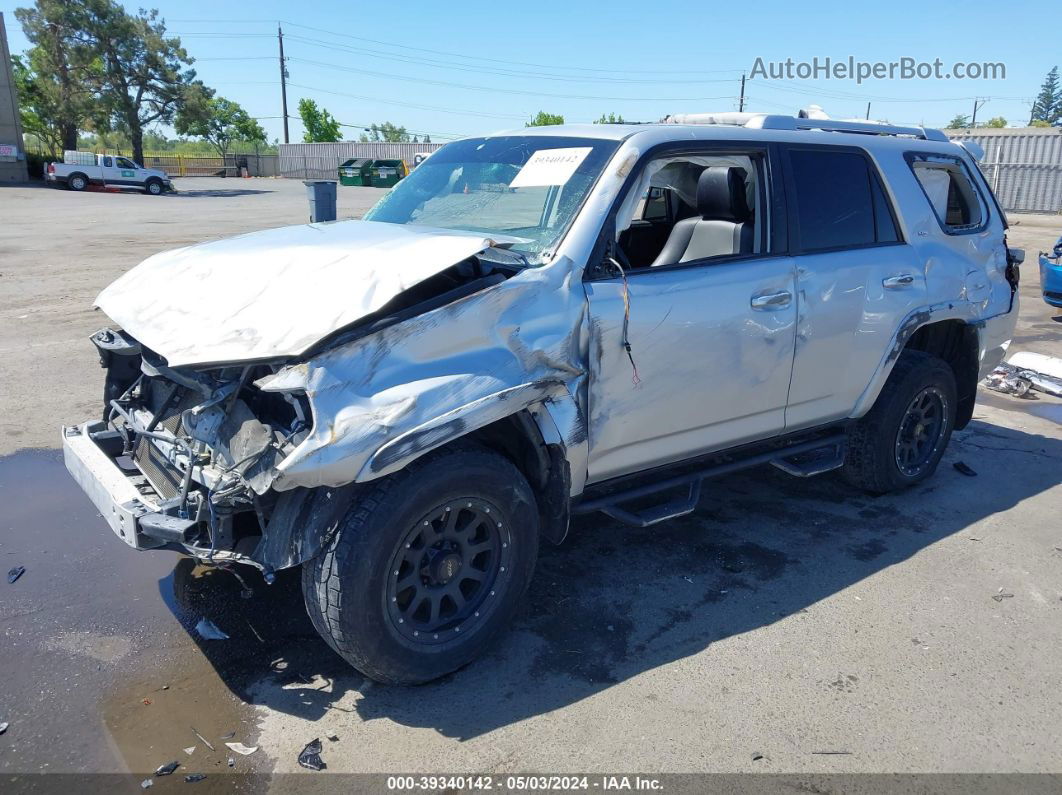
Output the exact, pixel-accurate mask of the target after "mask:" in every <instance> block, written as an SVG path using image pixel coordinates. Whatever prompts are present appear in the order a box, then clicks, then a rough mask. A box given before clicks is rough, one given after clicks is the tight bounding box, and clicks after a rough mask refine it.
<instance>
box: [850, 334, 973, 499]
mask: <svg viewBox="0 0 1062 795" xmlns="http://www.w3.org/2000/svg"><path fill="white" fill-rule="evenodd" d="M956 394H957V390H956V387H955V374H954V373H953V372H952V369H951V367H950V366H949V365H948V363H947V362H945V361H943V360H942V359H938V358H937V357H936V356H932V355H931V354H928V353H925V352H923V351H904V352H903V353H902V354H900V358H899V359H898V360H897V362H896V366H895V367H894V368H893V370H892V373H890V374H889V378H888V380H887V381H886V382H885V386H884V387H883V388H882V390H881V394H879V395H878V399H877V401H875V403H874V406H873V408H871V410H870V411H869V412H867V414H866V416H864V417H863V418H862V419H860V420H859V421H857V422H856V423H855V426H854V427H853V428H852V430H851V431H850V432H849V437H848V452H847V453H846V455H845V462H844V466H843V468H842V469H841V475H842V476H843V477H844V479H845V480H847V481H848V482H849V483H851V484H852V485H853V486H856V487H857V488H860V489H863V490H864V491H867V492H870V493H871V494H885V493H887V492H890V491H897V490H899V489H904V488H907V487H908V486H913V485H914V484H916V483H919V482H921V481H923V480H925V479H926V478H928V477H929V476H930V475H932V474H933V473H934V472H935V471H936V469H937V465H938V464H939V463H940V459H941V458H942V457H943V455H944V450H945V448H947V446H948V441H949V440H950V439H951V432H952V429H953V428H954V427H955V413H956V408H957V405H958V400H957V398H956Z"/></svg>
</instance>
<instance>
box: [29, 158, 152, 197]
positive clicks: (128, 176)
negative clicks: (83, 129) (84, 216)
mask: <svg viewBox="0 0 1062 795" xmlns="http://www.w3.org/2000/svg"><path fill="white" fill-rule="evenodd" d="M44 178H45V180H47V181H48V182H50V183H53V184H55V185H60V184H63V185H66V187H68V188H69V189H70V190H77V191H81V190H85V188H87V187H88V186H89V185H107V186H113V187H117V188H137V189H139V190H142V191H144V193H150V194H151V195H152V196H160V195H162V194H163V193H165V192H166V191H172V190H173V183H172V182H171V181H170V177H169V175H168V174H167V173H166V172H165V171H159V170H158V169H153V168H144V167H143V166H140V165H137V164H136V163H134V162H133V161H132V160H130V159H129V158H127V157H121V156H117V155H95V162H94V163H79V162H69V158H67V159H66V162H63V163H49V164H48V167H47V168H46V169H45V170H44Z"/></svg>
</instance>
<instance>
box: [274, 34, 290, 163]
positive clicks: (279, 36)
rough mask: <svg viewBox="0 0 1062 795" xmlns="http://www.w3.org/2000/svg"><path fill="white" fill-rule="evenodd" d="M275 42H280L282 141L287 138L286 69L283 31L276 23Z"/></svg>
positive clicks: (285, 140)
mask: <svg viewBox="0 0 1062 795" xmlns="http://www.w3.org/2000/svg"><path fill="white" fill-rule="evenodd" d="M277 42H278V43H279V44H280V105H281V109H282V112H283V114H284V143H290V141H289V140H288V83H287V80H288V70H287V67H286V66H285V64H284V31H282V30H281V29H280V25H277Z"/></svg>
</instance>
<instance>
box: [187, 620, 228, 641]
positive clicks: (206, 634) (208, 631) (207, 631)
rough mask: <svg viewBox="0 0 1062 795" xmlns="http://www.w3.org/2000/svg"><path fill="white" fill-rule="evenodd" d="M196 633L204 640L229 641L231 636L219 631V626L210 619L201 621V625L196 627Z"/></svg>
mask: <svg viewBox="0 0 1062 795" xmlns="http://www.w3.org/2000/svg"><path fill="white" fill-rule="evenodd" d="M195 631H196V632H198V633H199V637H201V638H202V639H203V640H228V639H229V636H228V635H226V634H225V633H224V632H222V631H221V630H220V629H218V625H217V624H215V623H214V622H213V621H211V620H210V619H209V618H201V619H199V623H198V624H196V625H195Z"/></svg>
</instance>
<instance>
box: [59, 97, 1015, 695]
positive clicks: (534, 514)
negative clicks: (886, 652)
mask: <svg viewBox="0 0 1062 795" xmlns="http://www.w3.org/2000/svg"><path fill="white" fill-rule="evenodd" d="M967 146H968V148H963V146H960V145H958V144H954V143H951V142H949V141H948V140H947V139H946V138H945V136H944V135H943V134H941V133H939V132H937V131H934V130H924V129H922V128H903V127H893V126H888V125H882V124H874V123H855V122H839V121H838V122H834V121H828V120H822V119H814V120H812V119H804V118H794V117H784V116H768V115H763V114H717V115H701V116H695V117H675V118H669V119H667V120H665V122H664V123H660V124H654V125H626V126H624V125H594V126H586V127H551V128H542V129H534V130H522V131H519V132H518V133H513V134H503V135H496V136H491V137H486V138H475V139H468V140H463V141H459V142H455V143H452V144H449V145H447V146H446V147H444V148H442V149H440V150H439V151H438V152H436V153H434V154H433V155H432V157H431V158H429V159H428V160H426V161H425V162H424V163H422V164H421V165H420V167H419V168H417V170H416V171H414V172H413V173H412V174H411V175H410V176H409V177H408V178H406V179H405V180H403V181H402V182H401V183H399V185H398V186H396V187H395V188H394V189H393V190H392V191H391V192H390V193H389V194H387V195H386V196H385V197H384V198H383V199H382V200H381V201H380V202H379V203H378V204H377V205H376V207H374V208H373V209H372V210H371V211H370V212H369V214H368V215H367V216H366V218H365V220H360V221H341V222H336V223H326V224H309V225H302V226H295V227H288V228H283V229H274V230H269V231H263V232H257V233H252V234H246V235H241V236H239V237H235V238H231V239H227V240H221V241H217V242H212V243H205V244H202V245H197V246H191V247H188V248H183V249H178V250H176V251H170V252H166V253H162V254H156V255H155V256H153V257H150V258H149V259H147V260H146V261H144V262H143V263H142V264H141V265H139V266H138V267H136V268H134V269H133V270H131V271H129V272H128V273H126V274H125V275H124V276H122V277H121V278H119V279H118V280H117V281H116V282H114V283H113V284H112V285H111V286H110V287H108V288H107V289H105V290H104V291H103V292H102V293H101V294H100V296H99V298H98V300H97V305H98V307H99V308H100V309H102V310H103V311H104V312H105V313H106V314H107V315H109V316H110V318H111V319H112V320H113V321H114V323H115V324H116V326H117V328H108V329H105V330H103V331H100V332H98V333H97V334H96V335H95V336H94V337H93V338H92V341H93V343H94V344H95V346H96V348H97V349H98V351H99V355H100V359H101V362H102V365H103V367H104V368H106V382H105V387H104V400H103V409H102V414H101V417H100V418H99V419H97V420H93V421H89V422H84V423H82V424H80V425H74V426H70V427H66V428H64V429H63V432H62V435H63V447H64V450H65V456H66V462H67V466H68V468H69V470H70V472H71V473H72V474H73V476H74V477H75V478H76V479H77V481H78V482H79V483H80V484H81V486H82V487H83V488H84V490H85V491H86V492H87V493H88V495H89V496H90V497H91V498H92V499H93V501H94V502H95V504H96V506H97V507H98V508H99V510H100V511H101V513H102V514H103V516H104V517H105V518H106V519H107V521H108V522H109V523H110V525H111V527H112V529H113V530H114V531H115V533H116V534H117V535H118V536H119V537H120V538H121V539H122V540H124V541H125V543H127V544H128V545H129V546H131V547H134V548H135V549H140V550H147V549H169V550H176V551H180V552H183V553H186V554H188V555H192V556H194V557H195V558H197V559H199V560H200V561H203V562H205V563H212V564H215V565H221V566H230V567H231V566H232V565H234V564H237V563H238V564H247V565H251V566H254V567H257V568H258V569H259V570H260V571H261V572H262V573H263V574H264V576H265V578H266V580H267V581H271V580H272V578H273V577H274V573H275V572H276V571H278V570H281V569H287V568H291V567H295V566H301V567H302V581H303V590H304V595H305V601H306V607H307V609H308V611H309V614H310V616H311V618H312V620H313V622H314V624H315V626H316V627H317V629H318V630H319V631H320V633H321V634H322V636H323V637H324V638H325V640H326V641H327V642H328V643H329V644H330V645H331V646H332V648H334V649H335V650H336V651H337V652H338V653H339V654H340V655H342V656H343V657H344V658H345V659H346V660H348V661H349V662H350V663H351V664H352V665H353V666H355V667H356V668H358V669H359V670H360V671H362V672H363V673H364V674H366V675H368V676H370V677H373V678H375V679H378V680H381V681H386V682H402V683H411V682H421V681H426V680H429V679H432V678H434V677H438V676H440V675H442V674H444V673H447V672H449V671H452V670H454V669H456V668H458V667H460V666H461V665H463V664H465V663H467V662H469V661H470V660H471V659H472V658H474V657H475V656H476V655H477V654H478V653H479V652H480V651H482V649H483V648H484V646H485V645H486V644H487V643H488V642H489V640H490V639H491V638H492V637H493V636H495V635H496V634H497V632H498V631H499V630H500V629H501V628H502V627H504V626H505V625H506V623H507V622H508V621H509V619H510V618H511V616H512V615H513V613H514V611H515V609H516V607H517V604H518V602H519V600H520V598H521V595H522V594H523V592H524V591H525V588H526V586H527V584H528V581H529V579H530V577H531V574H532V571H533V569H534V566H535V560H536V555H537V550H538V544H539V537H540V536H541V537H543V538H545V539H547V540H548V541H550V542H553V543H560V542H561V541H562V540H563V539H564V537H565V534H566V533H567V532H568V524H569V517H570V515H571V514H573V513H585V512H589V511H602V512H604V513H606V514H608V515H610V516H611V517H613V518H614V519H616V520H619V521H620V522H624V523H627V524H631V525H635V526H647V525H651V524H653V523H655V522H660V521H665V520H667V519H670V518H672V517H675V516H679V515H682V514H685V513H689V512H691V511H692V510H694V508H695V506H696V504H697V498H698V496H699V493H700V487H701V484H702V482H703V481H704V480H706V479H708V478H711V477H713V476H716V475H720V474H723V473H726V472H731V471H734V470H737V469H740V468H742V467H748V466H753V465H757V464H768V463H769V464H773V465H774V466H776V467H778V468H780V469H782V470H784V471H786V472H789V473H791V474H793V475H796V476H807V475H812V474H816V473H819V472H825V471H827V470H831V469H839V470H840V471H841V473H842V475H843V476H844V477H845V478H846V479H847V480H848V481H849V482H851V483H853V484H855V485H856V486H858V487H860V488H862V489H865V490H867V491H870V492H875V493H883V492H886V491H891V490H895V489H899V488H903V487H905V486H908V485H910V484H913V483H916V482H918V481H920V480H922V479H924V478H926V477H928V476H929V475H930V474H931V473H932V472H933V471H934V469H935V468H936V466H937V464H938V462H939V461H940V458H941V456H942V455H943V452H944V448H945V446H946V444H947V442H948V439H949V437H950V434H951V432H952V430H953V429H954V428H961V427H963V426H964V425H965V424H966V423H967V422H968V421H969V420H970V417H971V413H972V411H973V405H974V400H975V393H976V385H977V382H978V380H979V378H980V377H981V376H983V375H984V374H985V373H987V372H988V371H990V370H991V369H992V368H993V367H994V366H995V365H996V364H997V363H998V362H999V361H1000V359H1001V358H1002V355H1003V352H1004V350H1005V349H1006V347H1007V345H1008V343H1009V340H1010V337H1011V333H1012V330H1013V327H1014V319H1015V316H1016V314H1017V292H1016V286H1017V281H1018V264H1019V263H1020V261H1021V259H1022V252H1020V251H1018V250H1014V249H1008V248H1007V247H1006V240H1005V229H1006V221H1005V218H1004V216H1003V213H1002V212H1001V211H1000V208H999V206H998V205H997V203H996V201H995V199H994V197H993V196H992V193H991V191H990V189H989V186H988V185H987V184H986V182H985V180H984V179H983V177H982V176H981V173H980V171H979V169H978V166H977V164H976V153H972V148H970V147H969V145H967Z"/></svg>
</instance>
